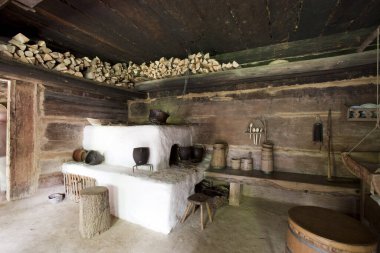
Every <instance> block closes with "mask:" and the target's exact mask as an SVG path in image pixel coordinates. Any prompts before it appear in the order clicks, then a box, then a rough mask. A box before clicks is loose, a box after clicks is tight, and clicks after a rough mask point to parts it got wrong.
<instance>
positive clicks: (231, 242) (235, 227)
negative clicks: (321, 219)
mask: <svg viewBox="0 0 380 253" xmlns="http://www.w3.org/2000/svg"><path fill="white" fill-rule="evenodd" d="M54 192H63V187H55V188H47V189H40V190H39V192H38V194H36V195H35V196H34V197H32V198H29V199H24V200H19V201H13V202H6V203H1V204H0V252H1V253H8V252H12V253H13V252H33V253H38V252H44V253H46V252H59V253H64V252H70V253H73V252H76V253H79V252H107V253H110V252H112V253H113V252H123V253H124V252H137V253H145V252H147V253H148V252H149V253H163V252H165V253H166V252H168V253H169V252H170V253H172V252H175V253H182V252H194V253H195V252H196V253H203V252H205V253H206V252H207V253H208V252H210V253H211V252H213V253H214V252H228V253H231V252H234V253H237V252H250V253H252V252H257V253H277V252H278V253H282V252H284V249H285V236H286V230H287V211H288V209H289V208H290V207H292V206H291V205H289V204H284V203H279V202H272V201H268V200H264V199H258V198H243V199H242V203H241V206H239V207H232V206H224V207H221V208H220V209H218V210H217V212H216V214H215V216H214V222H213V223H211V224H210V223H207V225H206V228H205V230H204V231H201V229H200V218H199V211H197V212H196V213H195V214H194V215H191V216H190V217H189V218H188V219H187V220H186V222H185V223H184V224H179V225H177V226H176V227H175V228H174V229H173V231H172V232H171V233H170V234H169V235H163V234H160V233H157V232H153V231H150V230H148V229H145V228H143V227H141V226H139V225H135V224H132V223H129V222H126V221H123V220H120V219H116V218H115V219H114V220H113V225H112V227H111V229H110V230H108V231H106V232H105V233H103V234H101V235H99V236H96V237H94V238H92V239H82V238H81V237H80V234H79V232H78V219H79V218H78V211H79V206H78V204H76V203H74V202H72V201H70V200H68V199H65V200H64V201H63V202H61V203H59V204H51V203H49V202H48V200H47V196H48V195H49V194H50V193H54Z"/></svg>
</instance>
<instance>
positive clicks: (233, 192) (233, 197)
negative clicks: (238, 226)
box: [229, 183, 240, 206]
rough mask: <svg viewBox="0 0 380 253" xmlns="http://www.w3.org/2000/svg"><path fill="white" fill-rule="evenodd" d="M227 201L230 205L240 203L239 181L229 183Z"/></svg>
mask: <svg viewBox="0 0 380 253" xmlns="http://www.w3.org/2000/svg"><path fill="white" fill-rule="evenodd" d="M229 202H230V205H231V206H239V205H240V184H239V183H230V198H229Z"/></svg>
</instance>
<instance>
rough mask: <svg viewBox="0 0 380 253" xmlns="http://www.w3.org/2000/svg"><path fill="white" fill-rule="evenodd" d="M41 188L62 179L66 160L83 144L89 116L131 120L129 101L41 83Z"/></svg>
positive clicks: (103, 118)
mask: <svg viewBox="0 0 380 253" xmlns="http://www.w3.org/2000/svg"><path fill="white" fill-rule="evenodd" d="M38 94H39V96H38V97H39V105H38V114H39V123H38V126H39V145H38V147H39V149H38V152H39V159H38V167H39V169H40V170H41V175H40V187H45V186H49V185H52V184H57V183H61V182H62V174H61V173H60V170H61V165H62V163H63V162H66V161H70V160H72V152H73V151H74V149H76V148H79V147H81V144H82V134H83V128H84V126H86V125H88V124H89V122H88V121H87V119H86V118H93V119H100V120H106V121H113V122H115V121H117V122H127V120H128V110H127V104H126V100H125V99H123V98H121V97H120V98H118V97H109V96H106V95H103V94H101V93H100V92H94V91H89V90H83V89H79V88H78V89H74V88H58V87H56V86H55V87H54V86H49V84H48V83H45V84H39V85H38Z"/></svg>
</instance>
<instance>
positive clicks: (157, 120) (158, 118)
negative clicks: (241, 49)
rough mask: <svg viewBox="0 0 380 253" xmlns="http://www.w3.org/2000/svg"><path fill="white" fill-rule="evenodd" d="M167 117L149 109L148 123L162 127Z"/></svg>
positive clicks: (159, 111) (156, 110) (164, 113)
mask: <svg viewBox="0 0 380 253" xmlns="http://www.w3.org/2000/svg"><path fill="white" fill-rule="evenodd" d="M169 116H170V115H169V114H168V113H166V112H164V111H161V110H158V109H151V110H150V111H149V121H150V122H151V123H153V124H158V125H163V124H165V123H166V120H167V119H168V118H169Z"/></svg>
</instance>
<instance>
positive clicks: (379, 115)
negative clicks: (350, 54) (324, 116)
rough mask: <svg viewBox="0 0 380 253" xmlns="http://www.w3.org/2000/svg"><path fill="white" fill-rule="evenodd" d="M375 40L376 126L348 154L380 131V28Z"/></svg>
mask: <svg viewBox="0 0 380 253" xmlns="http://www.w3.org/2000/svg"><path fill="white" fill-rule="evenodd" d="M376 30H377V40H376V125H375V127H374V128H373V129H372V130H371V131H369V133H367V134H366V135H365V136H364V137H363V138H362V139H361V140H360V141H359V142H358V144H356V145H355V146H354V147H353V148H351V150H350V151H349V152H348V154H351V152H352V151H354V150H355V149H356V148H357V147H358V146H359V145H360V144H362V142H363V141H364V140H365V139H367V137H368V136H370V135H371V134H372V133H373V132H374V131H375V130H376V129H380V113H379V112H380V108H379V30H380V28H379V27H377V29H376Z"/></svg>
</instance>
